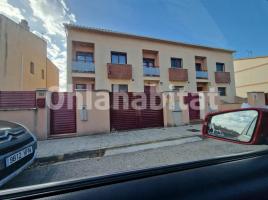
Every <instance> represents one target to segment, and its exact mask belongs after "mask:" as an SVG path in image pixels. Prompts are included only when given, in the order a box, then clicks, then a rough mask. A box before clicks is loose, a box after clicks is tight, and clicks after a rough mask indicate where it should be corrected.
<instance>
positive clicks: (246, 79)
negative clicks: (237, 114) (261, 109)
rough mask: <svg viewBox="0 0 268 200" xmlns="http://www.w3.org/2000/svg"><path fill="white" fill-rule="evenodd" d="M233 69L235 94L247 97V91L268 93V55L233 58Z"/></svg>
mask: <svg viewBox="0 0 268 200" xmlns="http://www.w3.org/2000/svg"><path fill="white" fill-rule="evenodd" d="M234 71H235V81H236V93H237V96H239V97H247V93H248V92H264V93H268V76H267V74H268V56H264V57H255V58H241V59H237V60H234ZM267 99H268V98H267ZM267 102H268V101H267Z"/></svg>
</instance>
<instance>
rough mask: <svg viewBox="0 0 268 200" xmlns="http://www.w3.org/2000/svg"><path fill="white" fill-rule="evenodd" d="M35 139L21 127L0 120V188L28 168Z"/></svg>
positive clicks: (33, 152)
mask: <svg viewBox="0 0 268 200" xmlns="http://www.w3.org/2000/svg"><path fill="white" fill-rule="evenodd" d="M36 148H37V140H36V137H35V136H34V135H33V134H32V133H31V132H30V131H29V130H28V129H27V128H26V127H24V126H23V125H20V124H17V123H13V122H8V121H1V120H0V187H1V186H2V185H3V184H5V183H6V182H7V181H9V180H11V179H12V178H14V177H15V176H16V175H18V174H19V173H21V172H22V171H23V170H24V169H26V168H27V167H28V166H30V165H31V164H32V163H33V161H34V159H35V155H36Z"/></svg>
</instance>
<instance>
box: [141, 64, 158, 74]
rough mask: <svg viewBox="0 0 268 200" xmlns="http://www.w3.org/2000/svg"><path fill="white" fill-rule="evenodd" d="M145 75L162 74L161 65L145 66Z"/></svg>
mask: <svg viewBox="0 0 268 200" xmlns="http://www.w3.org/2000/svg"><path fill="white" fill-rule="evenodd" d="M143 75H144V76H160V70H159V67H146V66H143Z"/></svg>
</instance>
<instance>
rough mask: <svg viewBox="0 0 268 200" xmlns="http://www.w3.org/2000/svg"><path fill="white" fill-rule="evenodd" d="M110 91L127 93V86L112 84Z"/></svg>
mask: <svg viewBox="0 0 268 200" xmlns="http://www.w3.org/2000/svg"><path fill="white" fill-rule="evenodd" d="M112 91H113V92H128V85H118V84H113V85H112Z"/></svg>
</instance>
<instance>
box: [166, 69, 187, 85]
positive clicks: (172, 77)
mask: <svg viewBox="0 0 268 200" xmlns="http://www.w3.org/2000/svg"><path fill="white" fill-rule="evenodd" d="M168 73H169V81H182V82H185V81H188V70H187V69H181V68H169V69H168Z"/></svg>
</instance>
